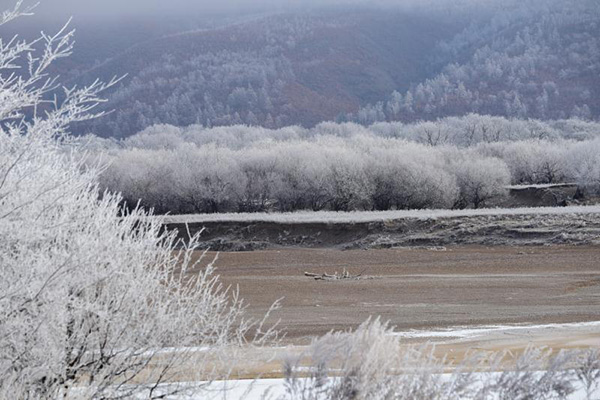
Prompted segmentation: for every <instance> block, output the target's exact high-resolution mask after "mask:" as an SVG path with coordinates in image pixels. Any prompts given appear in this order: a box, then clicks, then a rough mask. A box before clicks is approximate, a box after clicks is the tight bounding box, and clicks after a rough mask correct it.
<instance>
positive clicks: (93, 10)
mask: <svg viewBox="0 0 600 400" xmlns="http://www.w3.org/2000/svg"><path fill="white" fill-rule="evenodd" d="M35 1H37V0H25V3H26V4H33V3H35ZM381 1H382V0H376V1H373V0H370V1H367V0H42V1H41V4H40V6H39V7H38V9H37V10H36V14H38V15H42V16H53V17H64V16H65V15H68V16H75V17H77V16H131V15H149V14H150V15H160V14H169V15H177V14H186V13H190V12H193V13H215V12H219V13H220V12H231V11H234V12H235V11H237V12H244V11H266V10H273V11H277V10H282V9H286V8H290V7H301V6H310V5H312V6H315V5H323V4H361V3H362V4H365V3H366V4H372V3H375V2H381ZM383 1H387V0H383ZM396 2H398V1H396ZM0 3H6V4H11V3H13V0H0ZM4 8H6V7H4Z"/></svg>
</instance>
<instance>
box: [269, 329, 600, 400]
mask: <svg viewBox="0 0 600 400" xmlns="http://www.w3.org/2000/svg"><path fill="white" fill-rule="evenodd" d="M434 350H435V347H434V346H432V345H431V346H430V345H426V346H418V347H414V346H413V347H411V346H408V345H405V346H401V343H400V339H399V338H398V336H396V335H394V331H393V329H392V327H390V326H389V325H388V324H384V323H382V322H381V321H380V320H370V321H367V322H365V323H364V324H362V325H361V326H360V327H359V328H358V329H357V330H356V331H354V332H334V333H330V334H327V335H325V336H324V337H322V338H319V339H316V340H315V341H313V343H312V344H311V346H310V347H309V349H308V350H307V351H306V352H305V353H304V354H300V355H296V356H295V357H294V356H290V357H289V358H287V359H286V360H284V363H283V372H284V375H285V387H286V393H285V394H284V395H282V396H280V397H279V398H277V400H297V399H310V400H321V399H322V400H329V399H338V400H366V399H369V400H384V399H395V400H448V399H451V400H465V399H473V400H475V399H478V400H493V399H506V400H508V399H511V400H516V399H520V400H525V399H567V398H569V396H570V395H572V394H573V393H575V391H576V390H577V389H578V388H579V389H583V390H584V391H585V392H586V393H585V394H586V395H587V399H589V400H591V399H593V398H594V397H593V396H594V395H595V393H596V391H597V389H598V387H599V385H600V373H599V372H598V370H599V368H600V353H599V352H598V351H597V350H588V351H570V352H567V351H562V352H558V353H554V352H553V351H552V350H551V349H545V348H535V347H529V348H527V349H525V351H523V353H522V354H521V355H519V356H517V357H515V356H514V355H513V354H512V353H510V352H508V351H507V352H503V353H490V352H485V353H476V352H474V353H472V354H470V355H467V357H466V360H465V361H463V362H462V363H461V364H455V363H450V362H449V361H448V360H446V359H440V358H437V357H436V356H435V352H434ZM306 360H309V362H310V364H309V366H308V367H307V365H306V363H305V362H306ZM302 361H304V363H303V362H302ZM307 371H309V376H308V378H307V377H306V373H307Z"/></svg>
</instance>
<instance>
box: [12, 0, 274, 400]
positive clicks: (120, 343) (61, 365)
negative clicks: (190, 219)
mask: <svg viewBox="0 0 600 400" xmlns="http://www.w3.org/2000/svg"><path fill="white" fill-rule="evenodd" d="M29 11H30V9H27V8H23V6H22V4H21V2H18V3H17V5H16V8H14V9H13V10H11V11H7V12H5V13H3V14H2V15H1V16H0V24H5V23H7V22H9V21H10V20H12V19H14V18H17V17H19V16H22V15H24V14H28V13H29ZM72 36H73V32H71V31H69V30H68V29H67V28H64V29H62V30H61V31H60V32H59V33H58V34H56V35H47V34H42V36H41V38H40V39H39V40H37V41H35V42H27V41H22V40H19V39H18V38H15V39H12V40H9V41H8V42H2V43H1V45H0V99H1V101H0V270H1V276H2V279H0V398H12V399H40V398H59V397H63V398H78V399H79V398H90V399H91V398H102V399H109V398H124V397H132V396H143V397H144V398H157V397H161V396H164V395H165V394H168V393H169V392H181V391H185V392H187V391H191V392H193V391H195V390H198V389H199V387H198V385H195V384H187V385H178V384H175V383H173V384H172V385H169V386H163V385H161V384H162V383H169V382H178V381H180V380H181V377H182V375H180V374H181V373H182V372H184V371H185V373H186V375H185V376H186V378H187V379H190V380H192V381H194V380H199V378H200V377H201V378H203V379H211V378H212V377H215V376H217V374H220V373H221V371H219V370H217V369H215V370H212V369H210V368H208V367H207V365H206V363H204V362H203V360H205V358H206V357H208V356H209V352H206V351H201V350H200V349H199V347H203V346H211V348H215V349H218V348H219V347H223V346H225V345H228V344H232V343H235V344H239V343H242V342H244V341H246V340H248V337H249V336H248V335H247V333H248V330H249V329H250V328H251V324H250V323H249V322H245V321H244V320H243V319H242V306H241V303H240V301H239V300H237V297H236V296H233V297H231V296H230V295H229V293H228V291H227V290H225V289H224V288H223V287H222V286H221V285H220V284H219V281H218V279H217V277H215V276H214V275H213V270H214V269H213V267H212V263H209V262H203V261H202V258H203V257H202V256H201V254H203V253H200V254H198V253H196V252H195V250H196V249H197V248H198V246H199V242H198V241H197V239H194V240H192V241H191V242H190V243H189V244H187V245H185V246H184V247H182V248H179V247H178V245H181V243H177V242H176V236H175V234H174V233H163V232H162V229H161V226H162V224H161V220H160V219H157V218H155V217H153V216H151V215H149V214H147V213H145V212H143V211H142V210H140V209H135V210H133V211H131V212H128V213H122V209H121V207H120V203H121V198H120V196H119V195H116V194H111V193H108V192H100V190H99V188H98V177H99V174H100V172H101V171H102V168H101V167H99V166H94V165H90V164H89V163H86V161H85V154H83V153H84V152H85V150H84V149H82V148H81V146H80V145H79V144H78V143H77V142H75V141H74V140H72V139H71V138H70V137H69V135H68V134H67V132H68V129H69V125H70V124H71V123H72V122H75V121H83V120H88V119H89V118H93V117H97V116H99V115H98V114H97V113H96V114H94V109H95V107H96V106H97V105H98V104H99V103H100V102H101V101H102V99H101V98H100V97H99V96H100V93H101V92H102V91H103V90H106V89H108V88H109V87H111V86H112V85H113V84H114V83H115V82H116V81H111V82H109V83H107V84H104V83H101V82H95V83H93V84H92V85H90V86H87V87H82V88H64V90H63V93H62V95H61V96H60V97H59V100H52V101H49V99H54V97H53V96H52V94H53V93H54V89H56V88H57V81H56V80H55V79H53V78H52V77H50V76H49V75H48V68H49V66H50V65H51V64H52V63H53V62H54V61H56V60H58V59H60V58H62V57H66V56H68V55H69V54H70V52H71V49H72ZM39 46H42V51H41V53H40V52H37V51H36V48H39ZM207 264H208V266H206V265H207ZM257 332H258V335H259V336H260V337H264V334H263V335H261V333H260V332H261V331H260V329H259V330H257ZM250 338H252V336H250ZM213 365H214V366H215V368H218V364H213ZM196 374H197V375H196Z"/></svg>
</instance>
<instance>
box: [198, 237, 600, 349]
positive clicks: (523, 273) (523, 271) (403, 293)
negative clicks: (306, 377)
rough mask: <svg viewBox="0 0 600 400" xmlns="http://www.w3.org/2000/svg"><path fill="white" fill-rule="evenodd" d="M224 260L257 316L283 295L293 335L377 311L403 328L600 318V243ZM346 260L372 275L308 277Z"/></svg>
mask: <svg viewBox="0 0 600 400" xmlns="http://www.w3.org/2000/svg"><path fill="white" fill-rule="evenodd" d="M212 256H214V254H209V256H208V257H209V258H210V257H212ZM216 266H217V268H218V274H220V275H221V277H222V279H223V281H224V282H225V283H226V284H231V285H239V289H240V294H241V297H242V298H244V299H245V300H246V302H247V303H248V304H249V305H250V306H249V309H248V311H249V313H250V314H251V315H253V316H256V317H258V316H261V315H263V314H264V312H265V311H266V310H267V309H268V307H269V306H270V305H271V304H272V303H273V302H274V301H275V300H277V299H280V298H284V300H283V302H282V305H283V308H282V309H281V310H280V311H277V312H276V314H275V317H276V318H280V319H281V326H282V327H283V328H285V331H286V333H287V342H288V343H290V344H305V343H307V342H308V341H309V338H310V337H312V336H315V335H322V334H324V333H326V332H328V331H330V330H332V329H336V330H339V329H351V328H355V327H357V326H358V325H359V324H360V323H361V322H363V321H364V320H366V319H367V318H369V317H377V316H380V317H382V318H383V319H384V320H389V321H391V323H392V324H393V325H395V326H396V327H397V329H398V330H409V329H438V328H446V327H453V326H477V325H488V324H548V323H565V322H584V321H600V247H568V246H565V247H561V246H556V247H523V248H518V247H491V248H487V247H452V248H448V249H445V250H440V249H437V250H430V249H391V250H357V251H339V250H333V249H312V250H302V249H282V250H267V251H255V252H246V253H221V254H220V255H219V260H218V261H217V263H216ZM344 268H346V269H347V270H349V271H350V272H351V273H355V274H358V273H360V272H363V278H364V279H361V280H356V281H336V282H324V281H315V280H313V279H311V278H307V277H305V276H304V272H305V271H309V272H315V273H323V272H327V273H334V272H336V271H338V272H342V270H343V269H344Z"/></svg>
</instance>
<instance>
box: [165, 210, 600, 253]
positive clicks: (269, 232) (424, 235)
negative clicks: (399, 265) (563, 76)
mask: <svg viewBox="0 0 600 400" xmlns="http://www.w3.org/2000/svg"><path fill="white" fill-rule="evenodd" d="M166 228H167V229H169V230H177V231H178V232H179V235H180V237H181V238H182V239H187V238H188V231H189V232H190V233H191V234H195V233H197V232H199V231H200V230H204V231H203V233H202V238H203V240H204V241H205V242H206V243H207V245H208V246H210V248H211V249H212V250H216V251H250V250H260V249H268V248H280V247H297V248H337V249H382V248H394V247H420V246H422V247H436V246H449V245H510V246H516V245H549V244H554V245H556V244H571V245H589V244H598V243H600V215H599V214H582V215H576V214H573V215H571V214H568V215H510V216H507V215H485V216H470V217H469V216H467V217H465V216H461V217H445V218H430V219H425V218H402V219H390V220H385V221H373V222H354V223H347V222H322V223H316V222H310V223H288V222H273V221H255V222H252V221H248V222H241V221H206V222H191V223H189V224H188V225H187V226H186V224H184V223H168V224H167V225H166Z"/></svg>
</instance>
